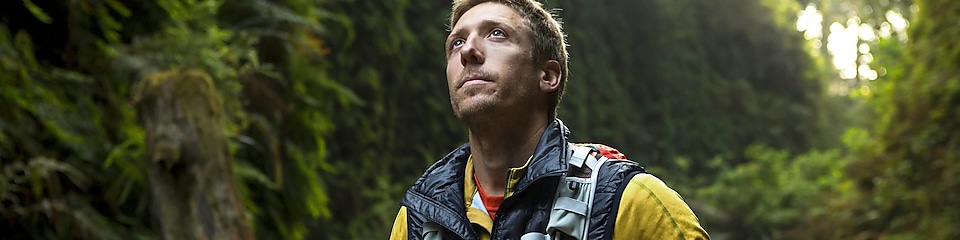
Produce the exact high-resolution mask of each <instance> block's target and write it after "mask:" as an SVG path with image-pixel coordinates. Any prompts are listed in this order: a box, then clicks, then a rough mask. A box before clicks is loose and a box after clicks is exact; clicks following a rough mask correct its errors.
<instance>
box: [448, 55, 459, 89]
mask: <svg viewBox="0 0 960 240" xmlns="http://www.w3.org/2000/svg"><path fill="white" fill-rule="evenodd" d="M461 70H463V66H461V65H460V61H454V60H452V59H448V60H447V84H448V85H449V84H453V82H454V81H456V79H457V77H458V76H459V75H460V71H461Z"/></svg>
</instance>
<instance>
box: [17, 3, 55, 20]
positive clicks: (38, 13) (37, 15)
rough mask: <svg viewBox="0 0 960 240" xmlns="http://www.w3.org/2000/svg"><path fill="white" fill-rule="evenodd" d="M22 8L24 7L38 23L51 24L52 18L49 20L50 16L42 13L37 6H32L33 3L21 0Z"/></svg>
mask: <svg viewBox="0 0 960 240" xmlns="http://www.w3.org/2000/svg"><path fill="white" fill-rule="evenodd" d="M23 6H24V7H26V8H27V10H28V11H30V14H33V17H35V18H37V20H40V22H43V23H46V24H51V23H53V18H50V15H47V13H44V12H43V9H41V8H40V7H39V6H37V5H36V4H33V1H30V0H23Z"/></svg>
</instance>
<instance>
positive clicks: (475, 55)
mask: <svg viewBox="0 0 960 240" xmlns="http://www.w3.org/2000/svg"><path fill="white" fill-rule="evenodd" d="M464 41H465V42H464V43H463V46H460V64H462V65H463V66H464V67H466V66H467V65H470V64H483V60H484V58H483V49H482V48H481V44H480V43H478V41H482V39H479V38H477V37H470V38H468V39H466V40H464Z"/></svg>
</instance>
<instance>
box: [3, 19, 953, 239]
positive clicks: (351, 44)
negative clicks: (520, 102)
mask: <svg viewBox="0 0 960 240" xmlns="http://www.w3.org/2000/svg"><path fill="white" fill-rule="evenodd" d="M547 5H548V6H550V7H555V8H560V9H563V10H562V11H560V12H559V13H560V15H561V16H562V17H563V21H564V23H565V29H566V31H567V34H568V36H569V43H570V45H571V47H570V52H571V55H572V56H571V64H572V65H571V72H572V76H571V78H570V83H569V85H568V88H567V89H568V91H567V95H566V96H565V98H564V100H563V102H562V104H561V109H560V112H559V117H560V118H561V119H563V120H564V122H565V123H567V124H568V125H569V126H570V127H571V129H572V130H573V135H572V137H573V140H576V141H584V142H599V143H605V144H608V145H611V146H615V147H617V148H619V149H620V150H621V151H622V152H624V153H625V154H626V155H627V156H628V157H630V158H631V159H634V160H636V161H638V162H640V163H641V164H643V165H644V166H646V167H647V168H648V170H649V171H651V172H653V173H654V174H656V175H658V176H659V177H661V178H663V179H664V180H665V181H666V182H667V184H669V185H671V186H672V187H674V188H675V189H676V190H677V191H678V192H679V193H680V194H681V195H683V196H684V199H685V200H687V201H688V202H689V203H690V204H691V206H692V207H693V208H694V211H695V212H696V213H697V215H698V216H699V217H700V220H701V223H702V224H703V226H704V227H705V228H706V229H707V231H708V232H710V234H711V236H712V237H714V239H957V238H960V228H957V227H956V224H957V223H958V222H960V207H958V206H960V192H958V191H957V189H960V178H957V177H956V176H958V174H960V161H958V160H960V44H956V43H957V42H956V41H957V39H960V27H958V26H957V23H958V22H960V1H955V0H724V1H697V0H647V1H602V2H595V1H576V0H551V1H548V2H547ZM449 6H450V3H449V2H446V1H408V0H391V1H355V0H235V1H224V0H219V1H218V0H124V1H121V0H73V1H53V0H22V1H19V0H10V1H2V3H0V9H2V10H0V12H2V19H0V21H2V23H3V25H2V26H0V69H2V71H3V72H2V75H0V109H2V110H0V168H2V171H0V203H2V204H0V218H2V220H3V221H2V222H0V232H2V233H3V235H4V236H3V238H4V239H153V238H158V237H159V230H158V226H157V222H156V217H157V213H154V212H151V205H152V204H164V203H162V202H152V199H151V197H150V191H151V189H150V183H149V177H148V174H149V171H148V170H147V169H148V168H149V164H150V162H149V161H148V160H146V158H147V156H145V151H146V150H147V146H146V141H145V129H144V128H143V127H142V126H141V125H140V124H139V123H138V120H137V117H136V116H137V113H136V111H137V110H136V109H135V108H134V105H133V104H132V102H133V96H132V94H133V93H132V92H133V90H132V89H133V88H134V86H136V84H137V83H138V82H139V81H140V80H141V79H144V78H147V77H149V76H151V75H154V74H160V73H163V72H169V71H175V70H180V69H194V70H199V71H203V72H205V73H206V74H208V75H209V76H211V78H212V79H213V83H214V85H215V86H216V88H217V89H218V94H219V95H220V97H221V98H222V100H223V101H222V102H223V104H222V105H223V108H224V109H225V111H224V113H225V116H224V119H226V120H224V121H223V127H224V129H225V131H226V134H227V139H228V141H229V153H230V156H231V157H232V159H233V171H234V175H235V179H236V185H237V188H238V189H240V195H241V198H242V201H243V203H244V206H245V209H246V220H247V221H248V222H249V223H250V225H251V226H252V229H253V231H254V233H255V235H256V237H257V238H259V239H384V238H386V237H387V235H388V234H389V228H390V225H391V224H392V221H393V219H394V217H395V214H396V211H397V209H398V207H399V206H398V205H397V202H398V200H399V198H400V196H401V195H402V194H403V192H404V191H405V190H406V188H407V187H409V185H410V184H412V183H413V181H414V180H415V179H416V178H417V177H418V176H419V175H420V174H421V173H422V172H423V170H425V169H426V167H427V166H429V164H431V163H432V162H433V161H435V160H436V159H438V158H439V157H441V156H443V155H445V154H446V153H447V152H448V151H449V150H450V149H452V148H454V147H456V146H458V145H460V144H461V143H463V142H464V141H466V130H465V129H464V128H463V127H462V126H461V125H460V123H459V122H458V120H456V119H455V117H453V114H452V113H451V111H450V110H449V109H450V107H449V100H448V96H447V91H446V82H445V78H444V77H443V69H444V66H443V65H444V59H443V58H444V54H443V53H442V50H441V49H442V42H443V40H444V38H445V36H446V31H445V30H446V28H447V26H446V19H447V15H448V11H449V10H448V8H449Z"/></svg>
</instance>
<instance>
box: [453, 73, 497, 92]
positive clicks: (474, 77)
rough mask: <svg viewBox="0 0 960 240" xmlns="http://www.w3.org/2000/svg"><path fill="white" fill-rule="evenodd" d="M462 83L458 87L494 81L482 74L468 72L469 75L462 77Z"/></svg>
mask: <svg viewBox="0 0 960 240" xmlns="http://www.w3.org/2000/svg"><path fill="white" fill-rule="evenodd" d="M461 79H462V80H460V84H459V85H457V89H459V88H463V87H465V86H469V85H474V84H483V83H489V82H493V81H490V80H487V78H485V77H483V76H480V75H479V74H468V75H467V76H465V77H463V78H461Z"/></svg>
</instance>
